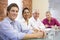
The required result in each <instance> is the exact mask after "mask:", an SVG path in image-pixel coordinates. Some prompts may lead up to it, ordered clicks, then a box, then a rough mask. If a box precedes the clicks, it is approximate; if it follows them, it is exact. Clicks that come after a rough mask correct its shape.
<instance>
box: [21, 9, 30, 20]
mask: <svg viewBox="0 0 60 40" xmlns="http://www.w3.org/2000/svg"><path fill="white" fill-rule="evenodd" d="M22 15H23V18H24V19H25V20H28V19H29V15H30V12H29V10H28V9H25V10H24V12H23V14H22Z"/></svg>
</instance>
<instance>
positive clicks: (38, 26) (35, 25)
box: [29, 17, 45, 30]
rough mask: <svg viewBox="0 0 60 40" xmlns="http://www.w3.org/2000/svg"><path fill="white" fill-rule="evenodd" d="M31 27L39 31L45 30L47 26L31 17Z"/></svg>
mask: <svg viewBox="0 0 60 40" xmlns="http://www.w3.org/2000/svg"><path fill="white" fill-rule="evenodd" d="M29 26H30V27H31V29H33V28H35V29H38V30H40V29H45V26H44V25H43V23H42V22H41V21H40V19H39V18H38V19H37V20H35V19H34V17H31V18H30V19H29Z"/></svg>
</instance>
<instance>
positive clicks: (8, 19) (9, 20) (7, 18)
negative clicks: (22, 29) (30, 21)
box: [6, 17, 15, 23]
mask: <svg viewBox="0 0 60 40" xmlns="http://www.w3.org/2000/svg"><path fill="white" fill-rule="evenodd" d="M6 20H7V21H8V22H9V23H11V22H15V21H12V20H11V19H10V18H9V17H6Z"/></svg>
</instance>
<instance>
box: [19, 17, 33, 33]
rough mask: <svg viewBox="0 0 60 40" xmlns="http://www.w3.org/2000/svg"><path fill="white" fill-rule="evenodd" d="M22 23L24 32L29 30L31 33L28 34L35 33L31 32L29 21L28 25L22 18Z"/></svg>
mask: <svg viewBox="0 0 60 40" xmlns="http://www.w3.org/2000/svg"><path fill="white" fill-rule="evenodd" d="M20 23H21V26H22V29H23V31H24V32H25V31H27V30H28V31H29V32H28V33H32V32H33V30H31V29H30V27H29V20H28V23H27V22H26V21H25V19H24V18H22V19H21V21H20Z"/></svg>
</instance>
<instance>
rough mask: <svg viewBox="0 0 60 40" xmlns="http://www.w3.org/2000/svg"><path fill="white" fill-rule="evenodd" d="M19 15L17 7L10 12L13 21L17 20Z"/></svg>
mask: <svg viewBox="0 0 60 40" xmlns="http://www.w3.org/2000/svg"><path fill="white" fill-rule="evenodd" d="M17 15H18V8H17V7H12V8H11V9H10V11H9V12H8V17H9V18H10V19H11V20H15V19H16V17H17Z"/></svg>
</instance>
